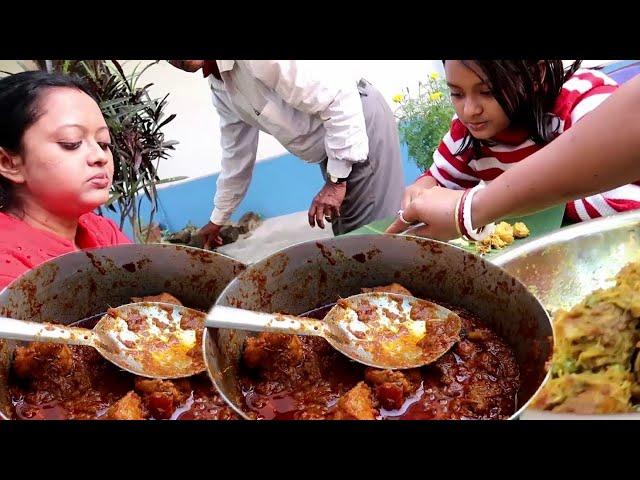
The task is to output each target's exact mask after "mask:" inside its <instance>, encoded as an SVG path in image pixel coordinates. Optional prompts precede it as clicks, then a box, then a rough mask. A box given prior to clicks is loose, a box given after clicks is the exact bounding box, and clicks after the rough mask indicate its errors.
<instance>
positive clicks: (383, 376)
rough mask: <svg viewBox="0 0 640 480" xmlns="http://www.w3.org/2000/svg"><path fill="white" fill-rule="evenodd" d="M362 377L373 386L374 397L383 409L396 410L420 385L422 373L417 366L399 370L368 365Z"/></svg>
mask: <svg viewBox="0 0 640 480" xmlns="http://www.w3.org/2000/svg"><path fill="white" fill-rule="evenodd" d="M364 379H365V381H366V382H367V383H368V384H369V385H371V386H372V387H375V396H376V399H377V400H378V401H379V402H380V404H381V405H382V406H383V407H384V408H385V409H387V410H397V409H399V408H400V407H402V404H403V403H404V401H405V399H406V398H407V397H408V396H409V395H411V394H413V393H414V392H415V391H416V390H417V389H418V388H419V387H420V383H421V382H422V375H421V374H420V370H418V369H417V368H416V369H412V370H404V371H402V372H400V371H397V370H379V369H377V368H370V367H368V368H367V369H366V370H365V372H364Z"/></svg>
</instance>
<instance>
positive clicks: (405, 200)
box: [400, 176, 438, 210]
mask: <svg viewBox="0 0 640 480" xmlns="http://www.w3.org/2000/svg"><path fill="white" fill-rule="evenodd" d="M436 185H438V182H436V179H435V178H433V177H429V176H427V177H422V178H419V179H418V180H416V181H415V182H414V183H413V184H411V185H409V186H408V187H407V188H406V189H405V191H404V195H403V196H402V206H401V207H400V208H401V209H402V210H404V209H406V208H407V205H409V203H411V200H413V199H414V198H417V197H418V196H419V195H420V194H421V193H422V192H424V191H425V190H428V189H430V188H433V187H435V186H436Z"/></svg>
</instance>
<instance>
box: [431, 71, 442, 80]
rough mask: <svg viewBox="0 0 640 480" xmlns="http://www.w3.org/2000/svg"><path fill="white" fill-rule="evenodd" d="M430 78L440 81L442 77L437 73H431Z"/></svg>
mask: <svg viewBox="0 0 640 480" xmlns="http://www.w3.org/2000/svg"><path fill="white" fill-rule="evenodd" d="M429 77H431V80H438V79H439V78H440V75H438V74H437V72H431V74H430V75H429Z"/></svg>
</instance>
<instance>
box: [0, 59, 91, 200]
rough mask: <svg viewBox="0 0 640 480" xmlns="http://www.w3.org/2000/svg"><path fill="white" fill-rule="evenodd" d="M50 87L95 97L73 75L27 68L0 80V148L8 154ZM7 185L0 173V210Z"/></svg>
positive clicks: (19, 145)
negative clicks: (27, 69) (27, 70)
mask: <svg viewBox="0 0 640 480" xmlns="http://www.w3.org/2000/svg"><path fill="white" fill-rule="evenodd" d="M53 87H65V88H74V89H76V90H80V91H82V92H84V93H86V94H87V95H89V96H90V97H91V98H93V99H94V100H96V98H95V96H94V95H93V94H92V93H91V91H90V90H89V87H88V86H87V85H86V84H85V83H84V81H83V80H81V79H80V78H78V77H75V76H70V75H63V74H59V73H48V72H44V71H31V72H22V73H16V74H14V75H9V76H7V77H4V78H1V79H0V147H2V148H4V149H5V150H7V151H8V152H11V153H20V152H21V150H22V137H23V135H24V132H25V131H26V130H27V129H28V128H29V127H30V126H31V125H33V124H34V123H35V122H36V121H37V120H38V118H39V117H40V116H41V115H42V113H43V112H42V110H41V108H40V103H41V102H40V100H41V98H42V95H43V94H44V93H45V91H46V90H47V89H49V88H53ZM96 102H97V101H96ZM11 185H12V184H11V182H10V181H9V180H8V179H6V178H4V177H3V176H2V175H0V210H2V209H5V208H6V207H7V206H8V205H9V203H10V200H11V195H10V193H11V188H12V186H11Z"/></svg>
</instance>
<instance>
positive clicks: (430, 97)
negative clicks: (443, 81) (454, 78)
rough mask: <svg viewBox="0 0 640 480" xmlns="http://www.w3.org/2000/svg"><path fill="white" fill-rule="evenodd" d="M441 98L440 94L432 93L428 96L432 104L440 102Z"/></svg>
mask: <svg viewBox="0 0 640 480" xmlns="http://www.w3.org/2000/svg"><path fill="white" fill-rule="evenodd" d="M441 98H442V92H433V93H432V94H431V95H429V99H430V100H431V101H433V102H435V101H436V100H440V99H441Z"/></svg>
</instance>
